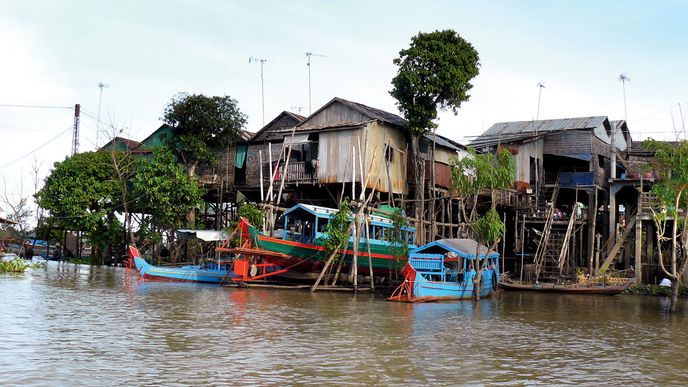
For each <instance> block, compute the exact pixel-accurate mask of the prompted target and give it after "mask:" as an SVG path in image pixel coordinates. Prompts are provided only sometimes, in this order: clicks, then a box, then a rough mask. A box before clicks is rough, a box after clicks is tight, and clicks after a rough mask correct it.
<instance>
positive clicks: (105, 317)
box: [0, 262, 688, 386]
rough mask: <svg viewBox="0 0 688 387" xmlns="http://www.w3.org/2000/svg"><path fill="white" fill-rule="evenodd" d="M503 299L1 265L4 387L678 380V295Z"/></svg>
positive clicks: (513, 295)
mask: <svg viewBox="0 0 688 387" xmlns="http://www.w3.org/2000/svg"><path fill="white" fill-rule="evenodd" d="M667 305H668V300H666V299H663V298H659V297H657V298H655V297H640V296H616V297H594V296H568V295H546V294H529V293H518V292H501V293H498V294H497V295H496V296H495V297H493V298H491V299H486V300H483V301H481V302H480V303H477V304H474V303H473V302H470V301H468V302H466V301H463V302H445V303H435V304H417V305H411V304H401V303H391V302H386V301H384V300H383V298H382V297H381V296H372V295H370V294H359V295H358V296H353V295H352V294H348V293H330V292H321V293H316V294H311V293H309V292H308V291H303V290H282V289H280V290H272V289H238V288H224V287H219V286H213V285H199V284H186V283H165V282H139V281H136V279H135V278H134V277H129V276H127V274H126V271H125V270H124V269H122V268H110V267H90V266H77V265H72V264H62V265H61V266H60V265H59V264H57V263H54V262H50V263H49V265H48V267H47V268H44V269H38V270H33V271H31V272H27V273H24V274H19V275H10V274H0V334H1V335H2V336H1V339H0V383H1V384H3V385H50V386H54V385H65V386H76V385H108V386H109V385H151V384H152V385H155V384H164V385H206V384H211V385H237V384H242V385H244V384H247V385H250V384H259V385H266V384H267V385H285V384H286V385H291V384H299V385H301V384H314V385H331V384H382V385H391V384H402V385H427V384H441V385H457V384H516V385H523V384H543V385H551V384H589V385H599V384H633V385H638V384H643V385H647V384H686V383H688V354H687V345H688V314H687V313H686V312H685V311H687V310H688V302H686V301H685V300H681V301H680V305H679V308H680V310H681V312H680V313H678V314H675V315H668V314H666V313H665V312H663V309H664V308H666V306H667Z"/></svg>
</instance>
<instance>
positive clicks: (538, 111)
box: [535, 82, 545, 120]
mask: <svg viewBox="0 0 688 387" xmlns="http://www.w3.org/2000/svg"><path fill="white" fill-rule="evenodd" d="M537 87H538V107H537V114H536V115H535V119H536V120H539V119H540V96H541V95H542V89H544V88H545V84H544V83H542V82H538V84H537Z"/></svg>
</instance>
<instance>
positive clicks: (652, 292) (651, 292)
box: [622, 284, 688, 298]
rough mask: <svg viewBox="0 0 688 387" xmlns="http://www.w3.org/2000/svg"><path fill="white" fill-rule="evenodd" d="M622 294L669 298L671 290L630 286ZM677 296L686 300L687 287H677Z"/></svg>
mask: <svg viewBox="0 0 688 387" xmlns="http://www.w3.org/2000/svg"><path fill="white" fill-rule="evenodd" d="M622 294H630V295H636V296H671V288H670V287H666V286H659V285H635V284H633V285H631V286H629V287H628V289H626V290H624V292H623V293H622ZM678 296H679V297H686V298H688V287H686V286H679V287H678Z"/></svg>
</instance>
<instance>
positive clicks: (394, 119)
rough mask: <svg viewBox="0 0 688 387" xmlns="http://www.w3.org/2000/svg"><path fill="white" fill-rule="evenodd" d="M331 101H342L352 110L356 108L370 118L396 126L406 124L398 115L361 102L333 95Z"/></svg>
mask: <svg viewBox="0 0 688 387" xmlns="http://www.w3.org/2000/svg"><path fill="white" fill-rule="evenodd" d="M333 101H339V102H341V103H343V104H344V105H346V106H349V107H350V108H352V109H354V110H358V111H359V112H361V113H363V114H365V115H367V116H368V117H370V118H375V119H378V120H380V121H383V122H386V123H388V124H392V125H397V126H404V125H406V120H405V119H403V118H401V117H399V116H398V115H396V114H393V113H390V112H386V111H384V110H380V109H376V108H374V107H370V106H367V105H364V104H362V103H358V102H354V101H349V100H346V99H344V98H339V97H335V98H334V100H333Z"/></svg>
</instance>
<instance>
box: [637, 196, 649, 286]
mask: <svg viewBox="0 0 688 387" xmlns="http://www.w3.org/2000/svg"><path fill="white" fill-rule="evenodd" d="M648 235H649V233H648ZM642 238H643V219H642V218H641V217H640V209H638V211H637V212H636V215H635V283H636V284H638V285H640V284H641V283H642V280H643V270H642V268H643V264H642V257H641V252H642V248H643V245H642Z"/></svg>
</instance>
